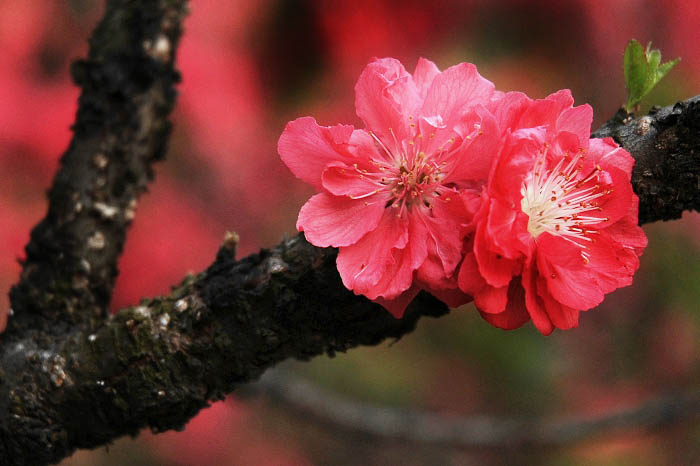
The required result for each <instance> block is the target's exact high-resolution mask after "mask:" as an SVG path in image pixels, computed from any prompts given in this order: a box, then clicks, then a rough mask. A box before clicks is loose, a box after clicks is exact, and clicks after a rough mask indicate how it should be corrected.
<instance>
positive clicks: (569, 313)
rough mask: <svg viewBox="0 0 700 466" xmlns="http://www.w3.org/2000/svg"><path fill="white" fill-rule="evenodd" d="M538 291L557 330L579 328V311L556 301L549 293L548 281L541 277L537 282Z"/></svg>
mask: <svg viewBox="0 0 700 466" xmlns="http://www.w3.org/2000/svg"><path fill="white" fill-rule="evenodd" d="M537 291H538V294H539V296H540V298H541V299H542V302H543V303H544V308H545V310H546V311H547V315H548V316H549V319H550V320H551V321H552V324H554V326H555V327H556V328H560V329H562V330H568V329H570V328H574V327H578V315H579V311H578V310H577V309H574V308H571V307H569V306H566V305H564V304H562V303H560V302H559V301H557V300H555V299H554V298H553V297H552V295H551V294H550V293H549V290H548V286H547V281H546V280H544V279H543V278H542V277H541V276H540V278H539V279H538V280H537Z"/></svg>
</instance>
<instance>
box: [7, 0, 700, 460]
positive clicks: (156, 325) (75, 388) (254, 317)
mask: <svg viewBox="0 0 700 466" xmlns="http://www.w3.org/2000/svg"><path fill="white" fill-rule="evenodd" d="M185 7H186V2H185V0H148V1H138V2H137V1H130V0H110V1H108V6H107V10H106V13H105V17H104V19H103V21H102V22H101V24H100V26H99V27H98V28H97V30H96V31H95V34H94V35H93V37H92V39H91V47H90V54H89V56H88V59H87V60H85V61H82V62H79V63H78V64H76V65H75V67H74V76H75V78H76V81H77V82H78V83H79V84H81V86H82V87H83V94H82V96H81V99H80V109H79V111H78V115H77V117H76V125H75V135H74V138H73V141H72V142H71V145H70V147H69V149H68V151H67V152H66V154H65V155H64V158H63V159H62V165H61V168H60V170H59V172H58V174H57V175H56V179H55V182H54V186H53V187H52V189H51V193H50V196H49V212H48V214H47V216H46V218H45V219H44V220H43V221H42V222H41V223H40V224H39V225H38V226H37V227H36V229H35V230H34V232H33V233H32V237H31V241H30V243H29V245H28V246H27V261H26V264H25V266H24V271H23V274H22V277H21V281H20V283H19V284H18V285H17V286H16V287H15V288H14V289H13V291H12V294H11V299H12V306H13V309H14V313H15V315H14V317H13V318H12V319H11V321H10V325H9V327H8V329H7V331H6V333H5V334H4V335H3V336H2V344H1V345H0V368H1V369H0V371H1V372H0V464H8V465H9V464H45V463H49V462H55V461H59V460H60V459H62V458H64V457H66V456H68V455H69V454H70V453H71V452H73V451H74V450H75V449H77V448H91V447H96V446H99V445H104V444H106V443H108V442H109V441H111V440H113V439H115V438H118V437H119V436H122V435H125V434H136V433H137V432H138V431H139V430H140V429H142V428H144V427H150V428H152V429H154V430H166V429H177V428H181V427H182V426H184V424H185V423H186V422H187V421H188V420H189V419H190V418H191V417H192V416H194V414H196V413H197V412H198V411H199V410H200V409H201V408H202V407H204V406H206V405H207V403H208V402H209V401H210V400H215V399H220V398H222V397H223V396H224V395H225V394H226V393H229V392H231V391H233V390H234V389H235V388H236V387H238V386H239V385H240V384H242V383H245V382H248V381H251V380H254V379H255V378H257V377H259V376H260V374H262V372H263V371H265V370H266V369H268V368H269V367H272V366H273V365H275V364H276V363H277V362H280V361H282V360H285V359H289V358H297V359H309V358H311V357H314V356H316V355H319V354H333V353H334V352H337V351H345V350H347V349H350V348H353V347H355V346H358V345H375V344H378V343H379V342H381V341H383V340H385V339H387V338H401V337H402V336H403V335H405V334H406V333H409V332H410V331H411V330H412V329H413V328H414V327H415V325H416V322H417V321H418V319H419V318H420V317H422V316H431V317H437V316H441V315H443V314H445V313H447V312H448V310H447V308H446V307H445V306H444V305H443V304H441V303H440V302H438V301H437V300H435V299H434V298H432V297H431V296H429V295H427V294H422V295H420V296H419V297H418V298H417V299H416V300H415V301H414V303H413V304H412V305H411V307H410V308H409V311H408V312H407V314H406V316H405V317H404V318H403V319H401V320H395V319H394V318H393V317H391V316H390V315H389V314H388V313H387V312H386V311H384V310H383V308H381V307H380V306H378V305H376V304H373V303H372V302H370V301H368V300H367V299H365V298H364V297H360V296H355V295H354V294H353V293H351V292H350V291H348V290H347V289H345V288H344V287H343V285H342V283H341V281H340V278H339V276H338V274H337V271H336V269H335V256H336V251H335V250H333V249H319V248H315V247H313V246H311V245H309V244H308V243H307V242H306V241H305V240H304V239H303V237H302V236H295V237H293V238H291V239H287V240H285V241H283V242H282V243H280V244H279V245H278V246H276V247H275V248H273V249H272V250H263V251H261V252H260V253H258V254H254V255H251V256H249V257H246V258H244V259H242V260H236V259H235V241H234V240H233V238H228V239H227V240H226V241H225V242H224V244H223V246H222V248H221V250H220V251H219V254H218V256H217V258H216V260H215V261H214V263H213V264H212V265H211V266H210V267H209V268H208V269H207V270H206V271H204V272H202V273H200V274H198V275H196V276H189V277H187V278H185V280H184V281H183V282H182V283H181V284H180V285H178V286H177V287H176V288H175V289H174V290H173V292H172V293H171V294H170V295H169V296H166V297H160V298H155V299H146V300H144V301H143V302H142V303H141V305H140V306H137V307H132V308H128V309H124V310H122V311H120V312H119V313H118V314H116V315H114V316H111V317H106V307H107V304H108V302H109V298H110V295H111V290H112V285H113V282H114V277H115V275H116V266H115V264H116V260H117V257H118V256H119V253H120V252H121V248H122V244H123V242H124V237H125V232H126V229H127V226H128V224H129V220H130V218H131V216H132V215H133V207H134V205H133V204H134V200H135V199H137V198H138V195H139V194H140V193H142V192H143V190H144V189H145V187H146V183H147V182H148V181H149V180H150V179H151V178H152V172H151V163H152V162H153V161H154V160H156V159H158V158H160V157H161V156H162V154H163V151H164V146H165V142H166V140H167V135H168V130H169V124H168V123H167V120H166V117H167V114H168V112H169V110H170V109H171V108H172V106H173V102H174V97H175V93H174V90H173V84H174V83H175V82H176V81H177V73H176V72H175V70H174V68H173V57H174V55H175V50H176V45H177V41H178V37H179V34H180V24H181V20H182V17H183V15H184V10H185ZM698 99H699V98H698V97H696V98H693V99H690V100H689V101H686V102H684V103H680V104H677V105H676V106H674V107H672V108H666V109H660V110H658V111H656V112H655V113H653V114H651V115H650V116H649V117H644V118H648V120H645V119H632V118H631V119H629V121H627V122H626V123H625V122H623V121H622V120H621V119H620V118H616V119H613V120H612V121H611V122H609V123H608V124H606V126H605V127H604V128H603V129H601V132H600V133H596V135H606V134H611V135H614V136H615V137H617V138H618V140H619V141H621V142H622V143H623V144H624V145H625V147H627V148H628V149H629V150H630V152H631V153H632V154H633V155H634V156H635V158H636V159H637V165H636V167H635V172H634V177H633V182H634V186H635V189H636V191H637V192H638V194H639V196H640V211H641V212H642V216H641V217H640V221H641V222H642V223H645V222H652V221H656V220H664V219H668V218H675V217H677V216H679V215H680V213H681V212H682V211H683V210H698V207H699V203H700V202H699V201H700V198H699V197H698V181H699V179H700V178H699V175H698V173H699V170H700V160H699V156H698V148H699V147H700V144H699V142H700V141H698V130H697V129H698V124H699V122H700V105H698V102H699V100H698ZM647 127H648V128H647ZM130 212H131V213H130ZM98 233H99V235H98ZM86 263H88V264H89V266H86V265H85V264H86Z"/></svg>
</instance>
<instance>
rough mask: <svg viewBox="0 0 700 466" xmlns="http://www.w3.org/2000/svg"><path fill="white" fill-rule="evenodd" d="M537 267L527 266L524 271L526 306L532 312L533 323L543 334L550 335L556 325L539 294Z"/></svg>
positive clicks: (529, 312) (523, 281) (523, 282)
mask: <svg viewBox="0 0 700 466" xmlns="http://www.w3.org/2000/svg"><path fill="white" fill-rule="evenodd" d="M536 280H537V269H536V268H535V267H534V264H533V267H527V268H526V269H525V270H524V271H523V275H522V284H523V289H524V290H525V306H526V307H527V312H528V314H530V318H531V319H532V323H533V325H534V326H535V328H537V330H539V332H540V333H541V334H542V335H549V334H550V333H552V331H553V330H554V325H553V324H552V321H551V320H550V318H549V316H548V315H547V312H545V309H544V304H543V302H542V299H541V298H540V297H539V295H538V294H537V283H536Z"/></svg>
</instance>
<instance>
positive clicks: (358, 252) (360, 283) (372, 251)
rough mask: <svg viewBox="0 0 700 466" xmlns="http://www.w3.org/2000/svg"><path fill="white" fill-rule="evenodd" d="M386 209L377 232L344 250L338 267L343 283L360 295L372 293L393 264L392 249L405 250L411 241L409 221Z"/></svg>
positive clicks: (339, 252)
mask: <svg viewBox="0 0 700 466" xmlns="http://www.w3.org/2000/svg"><path fill="white" fill-rule="evenodd" d="M382 210H383V211H384V213H383V216H382V217H381V219H380V221H379V224H378V225H377V227H376V228H375V229H374V230H372V231H370V232H369V233H367V234H366V235H365V236H364V237H363V238H362V239H361V240H359V241H358V242H357V243H355V244H353V245H350V246H347V247H341V248H340V251H338V258H337V259H336V265H337V266H338V272H339V273H340V277H341V278H342V280H343V284H344V285H345V287H346V288H348V289H350V290H354V291H355V292H356V293H357V294H365V295H367V294H368V293H369V290H370V289H372V287H374V286H375V285H376V284H377V283H378V282H379V280H380V279H382V277H383V275H384V273H385V271H386V270H387V268H388V267H389V266H390V265H391V264H392V263H393V261H394V257H393V255H392V250H393V249H394V248H399V249H401V248H404V247H406V244H407V242H408V221H407V220H406V219H405V217H404V218H398V217H396V215H394V214H393V213H392V211H391V209H382ZM357 218H358V217H356V218H355V222H356V223H361V222H357ZM359 218H361V217H359ZM372 294H373V295H374V296H375V297H376V296H379V295H381V294H382V293H381V290H380V291H377V290H373V292H372ZM370 299H372V298H370Z"/></svg>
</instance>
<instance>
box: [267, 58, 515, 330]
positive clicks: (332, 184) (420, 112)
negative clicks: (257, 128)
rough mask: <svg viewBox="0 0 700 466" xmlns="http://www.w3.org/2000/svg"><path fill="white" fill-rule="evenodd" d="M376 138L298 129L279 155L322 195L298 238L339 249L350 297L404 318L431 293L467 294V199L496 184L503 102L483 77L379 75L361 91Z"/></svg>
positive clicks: (303, 218) (359, 100) (461, 72)
mask: <svg viewBox="0 0 700 466" xmlns="http://www.w3.org/2000/svg"><path fill="white" fill-rule="evenodd" d="M355 92H356V99H355V106H356V111H357V115H358V116H359V117H360V118H361V119H362V120H363V121H364V123H365V125H366V129H355V128H353V127H352V126H350V125H338V126H331V127H325V126H319V125H318V124H317V123H316V121H315V120H314V119H313V118H310V117H304V118H299V119H297V120H294V121H292V122H290V123H289V124H288V125H287V127H286V128H285V130H284V132H283V134H282V135H281V137H280V140H279V145H278V150H279V153H280V156H281V157H282V160H283V161H284V163H285V164H286V165H287V166H288V167H289V168H290V169H291V171H292V172H293V173H294V174H295V175H296V176H297V177H299V178H301V179H302V180H304V181H306V182H308V183H310V184H312V185H313V186H314V187H315V188H316V189H317V190H318V194H316V195H314V196H313V197H312V198H311V199H309V201H308V202H307V203H306V204H305V205H304V207H303V208H302V209H301V212H300V213H299V219H298V221H297V228H298V229H299V230H300V231H304V234H305V236H306V238H307V240H308V241H309V242H310V243H312V244H314V245H316V246H319V247H327V246H333V247H338V248H339V252H338V258H337V267H338V271H339V272H340V276H341V278H342V280H343V283H344V284H345V286H346V287H347V288H349V289H351V290H353V291H354V292H355V293H357V294H362V295H365V296H367V297H368V298H369V299H372V300H375V301H377V302H380V303H381V304H382V305H384V306H385V307H386V308H387V309H388V310H389V311H390V312H392V313H393V314H394V315H395V316H397V317H400V316H401V315H402V314H403V312H404V309H405V307H406V305H407V304H408V303H409V302H410V301H411V299H413V297H414V296H415V295H416V294H417V293H418V291H420V289H427V290H430V291H431V292H432V293H433V294H435V295H436V296H438V297H440V298H442V299H443V300H445V301H446V302H447V303H448V304H451V305H457V304H461V303H464V302H466V301H468V299H469V297H468V296H466V295H464V294H462V293H460V292H459V291H458V290H457V284H456V277H455V270H456V268H457V266H458V264H459V263H460V261H461V259H462V246H463V233H464V229H463V225H462V224H461V222H463V221H464V219H465V218H466V215H467V213H466V212H465V211H464V205H463V203H462V202H460V201H459V192H460V190H462V189H464V188H468V187H470V186H472V185H475V184H476V183H479V182H481V183H482V184H483V180H485V179H486V177H487V175H488V171H489V168H490V165H491V160H492V154H493V153H494V152H495V150H496V147H497V144H498V140H497V137H496V136H497V131H498V127H497V124H496V121H495V119H494V117H493V116H492V115H491V113H490V112H489V111H487V110H486V108H485V107H486V106H487V105H491V104H492V103H493V101H494V100H496V99H497V98H499V97H500V96H502V94H501V93H499V92H497V91H495V90H494V86H493V84H492V83H491V82H489V81H487V80H486V79H484V78H483V77H481V76H480V75H479V74H478V72H477V70H476V67H475V66H474V65H471V64H468V63H462V64H459V65H456V66H453V67H451V68H448V69H447V70H445V71H444V72H440V71H439V70H438V68H437V67H436V66H435V64H433V63H432V62H430V61H428V60H425V59H420V60H419V61H418V64H417V66H416V69H415V71H414V73H413V74H412V75H411V74H409V73H408V72H407V71H406V70H405V69H404V67H403V65H401V63H399V62H398V61H397V60H394V59H390V58H386V59H379V60H375V61H374V62H372V63H370V64H369V65H368V66H367V67H366V68H365V70H364V71H363V73H362V75H361V76H360V78H359V80H358V83H357V85H356V87H355Z"/></svg>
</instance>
